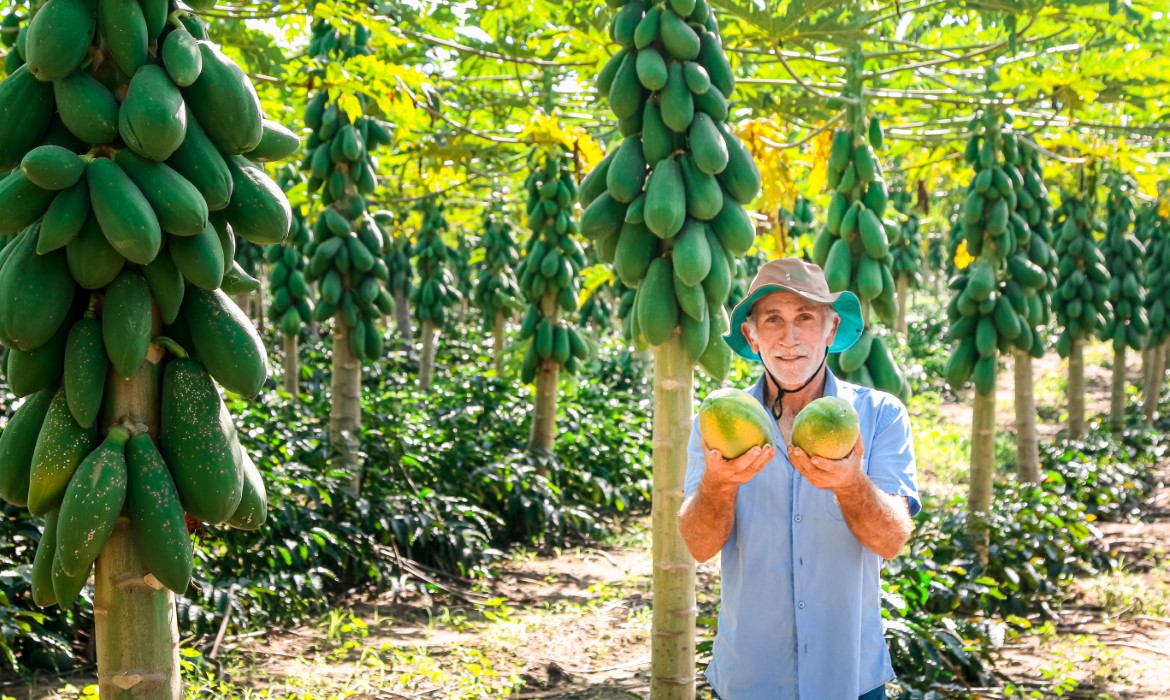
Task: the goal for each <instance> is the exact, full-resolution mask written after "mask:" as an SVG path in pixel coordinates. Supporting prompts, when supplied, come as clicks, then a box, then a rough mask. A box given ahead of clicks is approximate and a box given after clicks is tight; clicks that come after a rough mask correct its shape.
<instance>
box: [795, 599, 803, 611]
mask: <svg viewBox="0 0 1170 700" xmlns="http://www.w3.org/2000/svg"><path fill="white" fill-rule="evenodd" d="M796 607H798V608H800V609H801V610H804V601H803V600H802V601H800V602H799V603H797V604H796Z"/></svg>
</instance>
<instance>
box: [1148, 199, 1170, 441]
mask: <svg viewBox="0 0 1170 700" xmlns="http://www.w3.org/2000/svg"><path fill="white" fill-rule="evenodd" d="M1168 191H1170V188H1168V187H1167V186H1166V183H1164V182H1163V183H1159V184H1158V198H1157V199H1156V200H1154V201H1153V202H1151V203H1150V204H1148V205H1146V206H1145V207H1144V208H1143V211H1142V214H1143V215H1142V217H1141V219H1142V223H1143V226H1142V231H1143V234H1144V237H1145V245H1146V270H1145V278H1146V300H1145V304H1146V318H1147V319H1148V321H1149V326H1150V329H1149V333H1148V335H1147V337H1146V353H1147V355H1146V359H1145V362H1143V369H1144V370H1145V377H1144V389H1143V391H1142V402H1143V403H1144V404H1145V406H1144V410H1145V415H1146V420H1152V419H1153V417H1154V412H1155V411H1157V409H1158V403H1159V401H1160V400H1161V396H1162V384H1163V382H1164V381H1165V376H1166V355H1167V350H1168V348H1170V218H1168V217H1167V216H1166V214H1165V212H1166V211H1167V209H1168V208H1170V206H1168V205H1167V201H1168V199H1167V197H1168V194H1170V193H1168Z"/></svg>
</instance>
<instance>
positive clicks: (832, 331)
mask: <svg viewBox="0 0 1170 700" xmlns="http://www.w3.org/2000/svg"><path fill="white" fill-rule="evenodd" d="M828 315H829V318H828V319H827V323H828V325H829V334H828V336H827V337H826V338H825V342H826V345H825V347H832V345H833V342H834V341H835V340H836V339H837V331H838V330H839V329H840V328H841V315H840V314H838V313H837V312H836V311H830V312H829V314H828Z"/></svg>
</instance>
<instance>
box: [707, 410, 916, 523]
mask: <svg viewBox="0 0 1170 700" xmlns="http://www.w3.org/2000/svg"><path fill="white" fill-rule="evenodd" d="M875 426H876V429H875V430H874V436H873V440H872V441H871V443H870V444H869V445H866V446H865V452H866V455H867V456H868V457H869V472H868V473H869V478H870V481H872V482H873V483H874V485H875V486H877V487H878V488H879V489H881V490H883V491H885V492H886V493H892V494H894V495H896V496H905V497H906V498H907V499H908V500H909V502H910V515H917V514H918V511H920V510H922V504H921V503H920V502H919V500H918V466H917V464H916V463H915V461H914V440H913V437H912V436H911V434H910V414H909V413H908V412H907V411H906V407H905V406H903V405H902V404H901V402H899V401H895V400H886V401H883V402H882V403H881V405H880V406H879V407H878V416H877V421H875ZM688 471H689V470H688Z"/></svg>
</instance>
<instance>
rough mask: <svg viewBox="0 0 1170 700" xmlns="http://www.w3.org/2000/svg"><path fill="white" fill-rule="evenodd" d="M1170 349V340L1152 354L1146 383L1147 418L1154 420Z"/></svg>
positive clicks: (1160, 399)
mask: <svg viewBox="0 0 1170 700" xmlns="http://www.w3.org/2000/svg"><path fill="white" fill-rule="evenodd" d="M1168 350H1170V342H1166V343H1162V345H1161V347H1157V348H1154V352H1153V355H1152V356H1151V360H1152V361H1151V363H1150V364H1151V368H1150V377H1149V380H1148V381H1147V383H1146V401H1145V403H1146V406H1145V409H1146V420H1147V421H1152V420H1153V419H1154V413H1155V412H1157V410H1158V404H1159V403H1161V401H1162V384H1163V383H1165V380H1166V355H1167V351H1168Z"/></svg>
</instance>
